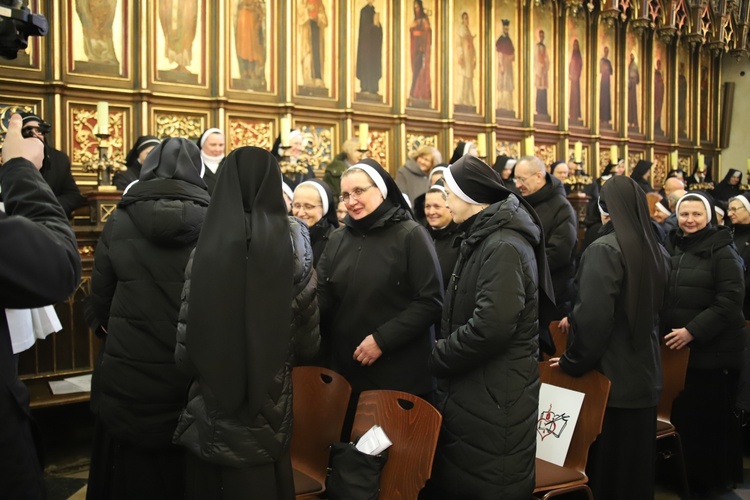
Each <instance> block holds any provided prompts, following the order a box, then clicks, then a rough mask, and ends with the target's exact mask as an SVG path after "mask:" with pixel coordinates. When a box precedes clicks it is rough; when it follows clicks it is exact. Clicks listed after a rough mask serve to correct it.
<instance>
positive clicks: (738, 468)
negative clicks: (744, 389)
mask: <svg viewBox="0 0 750 500" xmlns="http://www.w3.org/2000/svg"><path fill="white" fill-rule="evenodd" d="M675 212H676V213H677V223H678V228H677V229H676V230H675V231H673V232H672V233H671V234H670V237H669V239H668V241H667V244H666V248H667V250H668V251H669V253H670V254H671V255H672V271H671V275H670V284H669V295H668V300H667V304H666V306H665V311H664V318H663V324H664V327H665V328H664V331H665V332H668V333H667V334H666V336H665V340H666V344H667V346H668V347H669V348H670V349H682V348H685V347H689V348H690V361H689V363H688V370H687V377H686V379H685V389H684V390H683V392H682V393H681V394H680V395H679V396H678V397H677V399H676V400H675V402H674V407H673V409H672V422H673V423H674V425H675V427H677V430H678V431H679V433H680V436H681V437H682V443H683V448H684V451H685V461H686V465H687V469H688V478H689V480H690V483H691V490H692V491H693V492H695V493H697V494H700V495H715V494H717V492H720V491H723V490H725V489H726V488H727V487H729V486H730V485H731V484H732V483H736V482H740V481H742V448H741V439H740V422H739V420H738V418H737V416H736V415H735V414H734V412H733V408H734V403H735V394H736V389H737V381H738V378H739V371H740V367H741V362H742V351H743V350H744V349H745V346H746V334H745V318H744V317H743V315H742V305H743V300H744V295H745V284H744V279H743V275H744V272H743V269H742V260H741V259H740V257H739V255H738V254H737V250H736V249H735V247H734V245H733V244H732V233H731V231H730V230H729V228H727V227H724V226H721V227H720V226H717V225H716V219H715V216H714V207H713V200H712V199H711V197H710V196H709V195H707V194H706V193H704V192H702V191H691V192H690V193H688V194H686V195H685V196H683V197H682V198H681V199H680V201H679V202H677V206H676V207H675Z"/></svg>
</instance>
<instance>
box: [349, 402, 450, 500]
mask: <svg viewBox="0 0 750 500" xmlns="http://www.w3.org/2000/svg"><path fill="white" fill-rule="evenodd" d="M442 421H443V417H442V415H440V412H438V411H437V410H436V409H435V408H434V407H433V406H432V405H431V404H429V403H428V402H427V401H425V400H424V399H422V398H420V397H417V396H414V395H412V394H407V393H405V392H398V391H365V392H363V393H362V394H361V395H360V396H359V404H358V405H357V413H356V415H355V417H354V426H353V428H352V439H351V440H352V441H356V440H357V439H359V438H360V437H361V436H362V435H363V434H364V433H365V432H367V431H368V430H369V429H370V428H371V427H372V426H373V425H376V424H377V425H379V426H380V427H381V428H382V429H383V431H384V432H385V434H386V435H387V436H388V438H389V439H390V440H391V442H392V443H393V445H392V446H391V447H390V448H389V449H388V461H387V462H386V464H385V467H384V468H383V472H382V474H381V476H380V498H387V499H413V498H417V495H419V491H420V490H421V489H422V488H423V487H424V485H425V483H426V482H427V479H429V477H430V472H431V471H432V460H433V458H434V457H435V448H436V447H437V440H438V435H439V434H440V424H441V423H442Z"/></svg>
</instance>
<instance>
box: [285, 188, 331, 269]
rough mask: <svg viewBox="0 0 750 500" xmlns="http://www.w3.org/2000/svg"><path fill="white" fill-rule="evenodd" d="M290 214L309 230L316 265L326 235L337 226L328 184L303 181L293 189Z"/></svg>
mask: <svg viewBox="0 0 750 500" xmlns="http://www.w3.org/2000/svg"><path fill="white" fill-rule="evenodd" d="M292 215H294V216H295V217H298V218H300V219H302V220H303V221H305V224H307V227H308V229H309V231H310V243H311V244H312V250H313V256H314V260H313V265H314V266H317V265H318V260H319V259H320V256H321V255H323V250H324V249H325V247H326V244H327V243H328V237H329V236H330V235H331V232H333V230H334V229H336V228H337V227H339V221H338V219H337V218H336V205H335V204H334V203H333V194H331V188H329V187H328V185H327V184H326V183H325V182H323V181H320V180H318V179H312V180H309V181H305V182H303V183H302V184H300V185H298V186H297V188H296V189H295V190H294V199H293V200H292Z"/></svg>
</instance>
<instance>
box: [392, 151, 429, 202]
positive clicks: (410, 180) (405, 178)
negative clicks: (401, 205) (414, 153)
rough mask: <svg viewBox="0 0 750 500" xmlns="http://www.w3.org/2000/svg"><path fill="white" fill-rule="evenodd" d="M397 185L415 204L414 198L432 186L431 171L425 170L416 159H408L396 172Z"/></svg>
mask: <svg viewBox="0 0 750 500" xmlns="http://www.w3.org/2000/svg"><path fill="white" fill-rule="evenodd" d="M396 185H397V186H398V188H399V189H400V190H401V192H402V193H403V194H405V195H407V196H408V197H409V202H410V203H411V205H412V206H414V200H416V199H417V197H419V196H420V195H423V194H425V193H426V192H427V190H428V189H429V188H430V177H429V173H428V172H423V171H422V169H421V168H419V164H418V163H417V161H416V160H412V159H409V160H406V163H404V165H403V166H402V167H401V168H399V169H398V172H397V173H396ZM423 208H424V207H423Z"/></svg>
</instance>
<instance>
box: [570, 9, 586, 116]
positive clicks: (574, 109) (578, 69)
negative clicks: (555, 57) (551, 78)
mask: <svg viewBox="0 0 750 500" xmlns="http://www.w3.org/2000/svg"><path fill="white" fill-rule="evenodd" d="M587 17H588V16H587V14H586V12H585V10H584V9H579V10H578V11H577V12H576V13H573V12H572V11H571V10H568V16H567V18H566V27H567V42H566V44H565V52H566V61H567V64H566V65H565V68H566V74H567V78H568V103H567V104H568V106H567V109H568V125H569V126H571V127H586V126H588V123H589V118H588V116H589V106H588V103H589V78H588V74H589V65H588V62H589V58H588V48H589V43H588V22H587Z"/></svg>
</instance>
